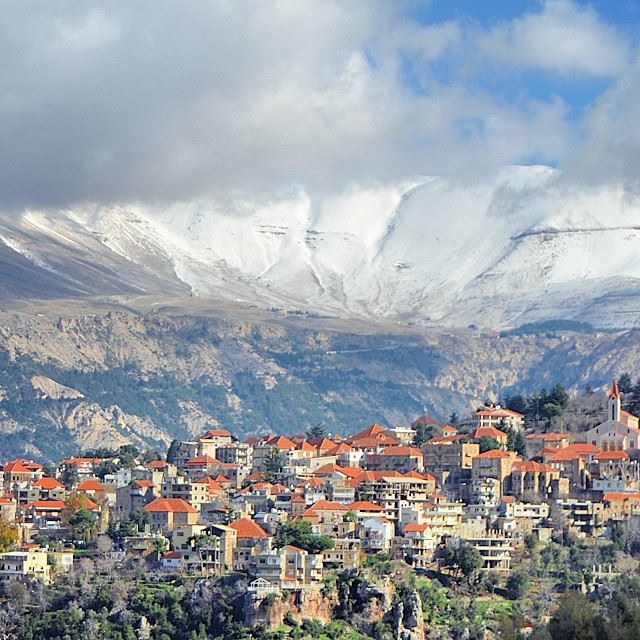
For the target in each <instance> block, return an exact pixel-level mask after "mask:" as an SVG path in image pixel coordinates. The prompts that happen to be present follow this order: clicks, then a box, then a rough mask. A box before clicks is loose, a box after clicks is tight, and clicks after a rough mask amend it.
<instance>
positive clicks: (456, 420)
mask: <svg viewBox="0 0 640 640" xmlns="http://www.w3.org/2000/svg"><path fill="white" fill-rule="evenodd" d="M459 422H460V418H459V417H458V414H457V413H456V412H455V411H453V412H452V413H451V415H450V416H449V424H451V425H453V426H454V427H457V426H458V423H459Z"/></svg>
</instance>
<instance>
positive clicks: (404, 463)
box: [364, 445, 424, 473]
mask: <svg viewBox="0 0 640 640" xmlns="http://www.w3.org/2000/svg"><path fill="white" fill-rule="evenodd" d="M364 466H366V468H367V469H384V470H385V471H398V472H399V473H407V472H409V471H422V470H423V469H424V454H423V453H422V450H421V449H419V448H418V447H408V446H406V445H392V446H388V447H385V448H384V449H383V450H382V451H381V452H380V453H370V454H368V455H367V456H366V457H365V463H364Z"/></svg>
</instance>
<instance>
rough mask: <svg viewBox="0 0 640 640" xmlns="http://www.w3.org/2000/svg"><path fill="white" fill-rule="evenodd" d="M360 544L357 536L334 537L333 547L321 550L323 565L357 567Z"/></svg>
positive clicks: (360, 549)
mask: <svg viewBox="0 0 640 640" xmlns="http://www.w3.org/2000/svg"><path fill="white" fill-rule="evenodd" d="M361 555H362V545H361V543H360V540H359V539H357V538H334V539H333V547H332V548H331V549H325V550H324V551H323V552H322V558H323V563H324V566H325V567H331V568H335V569H357V568H358V567H359V566H360V556H361Z"/></svg>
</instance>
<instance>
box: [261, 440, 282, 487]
mask: <svg viewBox="0 0 640 640" xmlns="http://www.w3.org/2000/svg"><path fill="white" fill-rule="evenodd" d="M284 464H285V457H284V454H283V453H282V451H280V449H275V448H274V449H273V450H272V451H271V453H269V455H268V456H267V458H266V460H265V462H264V472H265V478H266V480H267V482H276V481H277V479H278V477H279V475H280V474H281V473H282V469H283V467H284Z"/></svg>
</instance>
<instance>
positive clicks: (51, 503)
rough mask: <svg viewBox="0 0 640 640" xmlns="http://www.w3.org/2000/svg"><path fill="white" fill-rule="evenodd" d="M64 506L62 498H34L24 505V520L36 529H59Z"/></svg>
mask: <svg viewBox="0 0 640 640" xmlns="http://www.w3.org/2000/svg"><path fill="white" fill-rule="evenodd" d="M66 508H67V505H66V504H65V503H64V502H62V500H36V501H35V502H30V503H29V504H26V505H24V512H23V513H24V520H25V522H29V523H31V524H32V525H33V527H34V528H37V529H59V528H61V527H62V514H63V511H64V510H65V509H66Z"/></svg>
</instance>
